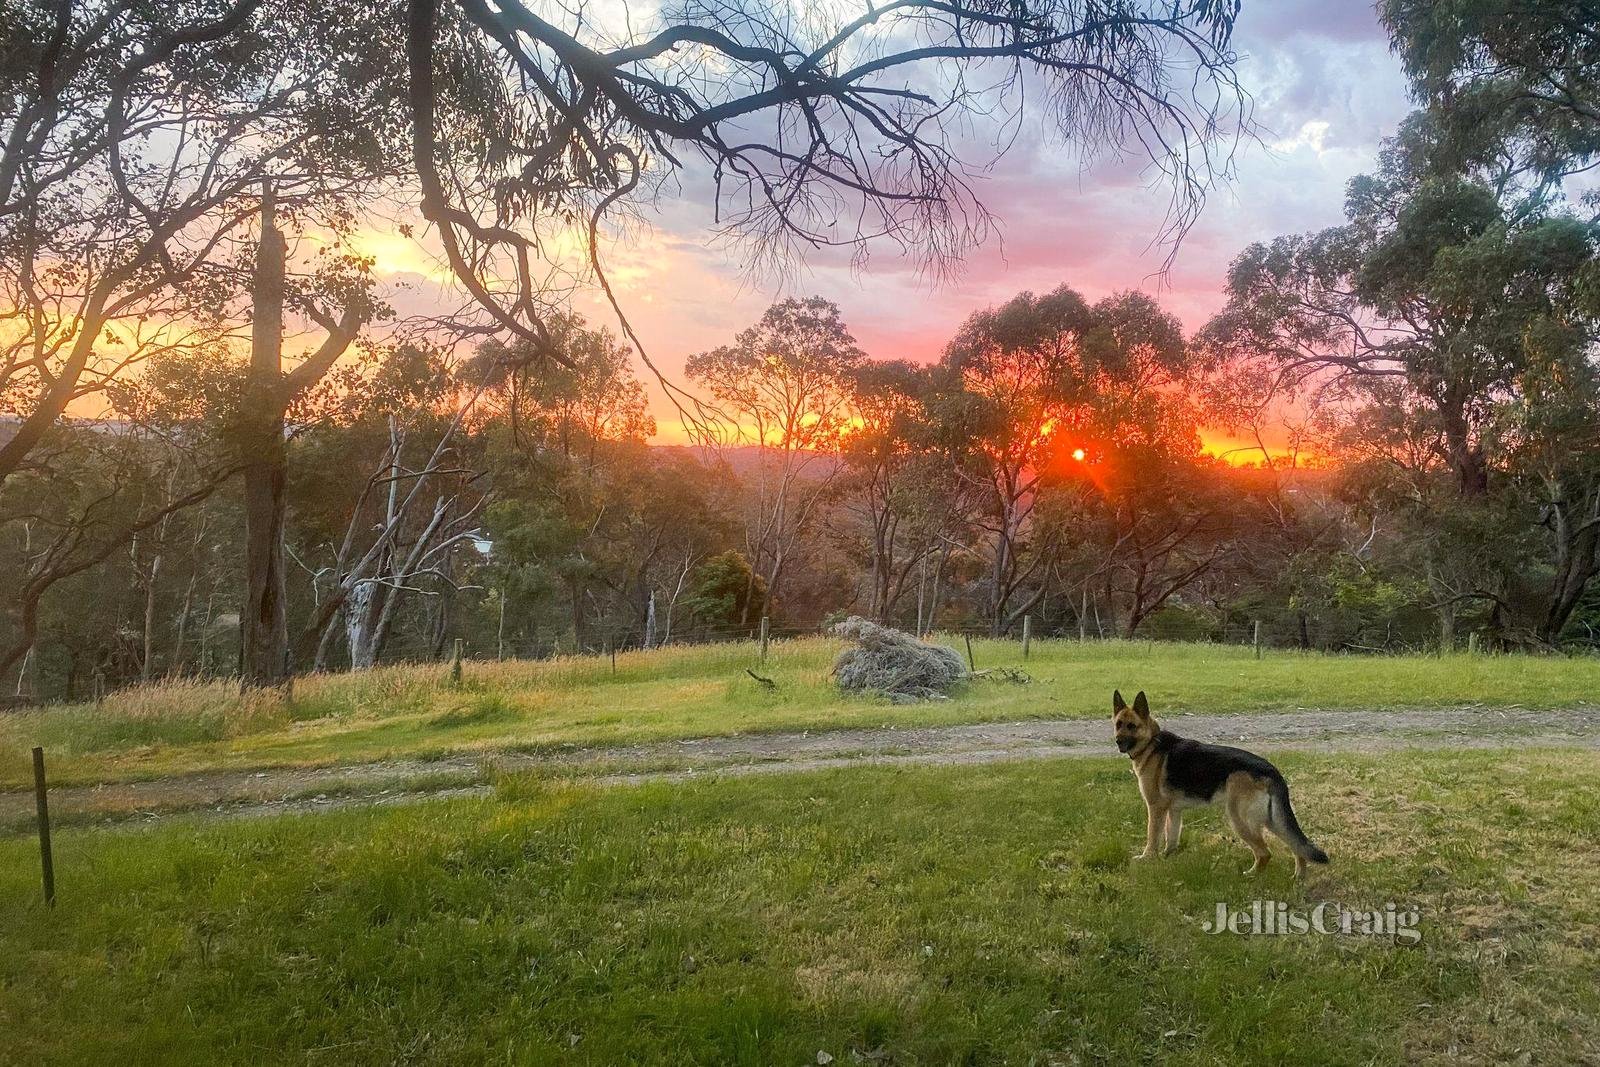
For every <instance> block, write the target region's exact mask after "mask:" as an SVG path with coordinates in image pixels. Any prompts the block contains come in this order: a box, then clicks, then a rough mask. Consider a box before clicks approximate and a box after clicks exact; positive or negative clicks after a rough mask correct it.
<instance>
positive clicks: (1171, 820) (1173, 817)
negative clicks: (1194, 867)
mask: <svg viewBox="0 0 1600 1067" xmlns="http://www.w3.org/2000/svg"><path fill="white" fill-rule="evenodd" d="M1182 837H1183V812H1182V810H1180V809H1178V808H1175V807H1174V808H1168V809H1167V847H1166V848H1165V849H1164V850H1163V852H1162V854H1163V855H1167V856H1170V855H1172V854H1173V853H1174V852H1176V851H1178V841H1179V839H1181V838H1182Z"/></svg>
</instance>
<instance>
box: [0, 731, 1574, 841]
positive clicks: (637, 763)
mask: <svg viewBox="0 0 1600 1067" xmlns="http://www.w3.org/2000/svg"><path fill="white" fill-rule="evenodd" d="M1163 723H1164V725H1165V726H1166V727H1167V728H1168V729H1170V730H1173V731H1175V732H1177V733H1180V734H1183V735H1185V736H1188V737H1194V738H1197V739H1199V740H1203V741H1215V742H1219V743H1223V744H1239V745H1246V746H1248V747H1250V748H1254V749H1259V750H1261V751H1264V752H1273V751H1311V752H1380V751H1386V750H1391V749H1397V748H1439V749H1464V748H1503V747H1512V746H1518V745H1529V746H1537V747H1541V748H1600V708H1595V707H1582V708H1568V709H1558V710H1537V711H1535V710H1528V709H1523V708H1482V707H1462V708H1445V709H1434V710H1422V711H1417V710H1408V711H1300V712H1294V713H1287V714H1281V715H1268V714H1257V715H1188V714H1180V715H1174V716H1170V717H1168V718H1166V719H1164V721H1163ZM1106 726H1107V724H1106V723H1104V722H1101V721H1099V720H1082V719H1074V720H1054V721H1034V722H1011V723H984V724H978V725H971V726H941V727H926V728H913V729H904V730H901V729H894V728H888V729H871V730H838V731H826V732H804V733H770V734H744V735H735V736H728V737H708V738H698V739H693V740H684V741H665V742H655V743H652V744H646V745H627V746H619V747H607V748H586V749H571V750H565V751H561V752H556V753H542V754H538V755H531V754H525V753H515V752H495V751H485V752H479V753H472V754H470V755H457V756H450V757H447V758H444V759H438V760H426V761H425V760H389V761H383V762H378V763H363V764H354V765H346V766H330V767H316V768H270V769H263V770H258V771H220V772H207V773H198V774H192V775H181V776H174V777H169V778H161V779H155V780H151V781H141V782H121V783H112V784H107V785H100V786H81V787H66V788H60V789H52V790H51V791H50V807H51V814H52V816H54V817H55V818H57V819H61V820H64V821H69V822H83V821H98V820H99V819H127V818H132V819H152V818H159V817H161V816H163V815H170V814H173V813H176V812H185V811H188V812H197V811H205V812H212V813H216V814H218V815H228V816H248V815H269V814H274V813H280V812H295V811H320V810H330V809H335V808H344V807H351V806H362V805H377V804H393V803H404V802H409V801H413V800H417V799H423V798H428V797H437V796H460V795H474V794H484V793H487V792H488V791H489V788H490V786H489V785H488V782H489V780H490V778H491V777H492V775H493V774H494V773H495V772H497V771H533V772H538V773H546V774H553V775H573V776H586V777H590V778H593V779H594V780H596V781H600V782H606V783H613V784H625V783H633V782H642V781H653V780H672V779H685V778H692V777H695V776H697V775H701V774H706V773H711V772H715V773H718V774H739V775H750V774H771V773H787V772H797V771H811V770H823V769H828V768H834V767H847V766H858V765H892V764H899V763H909V764H972V763H987V762H995V761H1000V760H1018V759H1057V758H1068V757H1075V756H1108V755H1115V752H1116V750H1115V749H1114V748H1113V747H1112V746H1111V743H1110V738H1109V734H1108V731H1107V728H1106ZM32 815H33V794H32V793H31V792H7V793H0V830H4V829H11V830H21V829H23V828H25V827H26V826H27V825H28V823H29V822H30V821H31V819H32Z"/></svg>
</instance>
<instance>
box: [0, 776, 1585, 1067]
mask: <svg viewBox="0 0 1600 1067" xmlns="http://www.w3.org/2000/svg"><path fill="white" fill-rule="evenodd" d="M1283 765H1284V767H1285V769H1286V771H1287V772H1288V774H1289V776H1290V779H1291V781H1292V782H1293V784H1294V787H1295V790H1296V797H1297V805H1298V807H1299V808H1300V812H1301V816H1302V821H1303V822H1304V823H1305V824H1306V827H1307V829H1308V830H1309V831H1310V832H1311V834H1312V835H1313V836H1314V837H1316V838H1317V839H1318V840H1319V842H1320V843H1321V844H1323V845H1324V846H1325V847H1327V849H1328V851H1329V852H1330V853H1332V854H1333V857H1334V866H1333V867H1331V868H1329V869H1328V871H1327V873H1326V874H1324V875H1321V876H1320V877H1319V878H1318V879H1315V880H1313V881H1312V882H1311V884H1310V886H1309V887H1308V888H1306V889H1302V888H1297V887H1296V886H1294V884H1293V883H1292V882H1291V881H1290V880H1289V877H1288V875H1289V870H1288V864H1286V863H1284V862H1283V860H1282V859H1281V857H1280V858H1279V859H1278V860H1277V861H1276V862H1275V863H1274V864H1273V866H1272V867H1270V868H1269V869H1268V872H1267V873H1266V874H1265V875H1263V876H1262V878H1260V879H1257V880H1252V879H1249V878H1246V877H1244V876H1243V875H1242V874H1241V873H1240V868H1241V867H1242V866H1243V865H1244V863H1245V859H1246V855H1245V851H1244V849H1243V848H1241V847H1240V846H1239V845H1238V844H1237V843H1236V842H1234V841H1232V840H1231V838H1228V837H1226V836H1225V835H1223V833H1222V832H1221V831H1220V829H1219V819H1218V817H1217V815H1216V813H1214V812H1211V813H1202V814H1197V815H1194V816H1192V817H1191V819H1190V827H1189V829H1188V832H1187V835H1186V847H1185V850H1184V851H1183V852H1181V853H1180V854H1179V855H1178V856H1176V857H1174V858H1172V859H1169V860H1163V861H1159V862H1155V863H1133V862H1131V861H1130V859H1129V857H1130V855H1131V853H1132V851H1133V850H1134V848H1135V846H1136V844H1137V842H1138V838H1139V835H1140V828H1141V824H1142V809H1141V806H1140V802H1139V799H1138V796H1137V793H1136V791H1135V789H1134V787H1133V783H1132V781H1131V779H1130V778H1129V775H1128V772H1127V769H1126V766H1125V765H1124V764H1123V763H1122V762H1121V761H1116V760H1110V759H1107V760H1085V761H1082V762H1077V761H1073V762H1037V763H1019V764H1010V765H1004V766H989V767H981V768H978V767H969V768H916V769H881V768H880V769H851V770H845V771H836V772H829V773H820V774H806V775H796V776H792V777H790V776H784V777H781V778H772V779H761V780H752V779H722V780H709V781H702V782H696V783H693V784H688V785H683V784H679V785H671V786H668V785H652V786H645V787H638V788H611V789H604V788H599V787H594V786H584V785H575V784H571V783H562V782H554V781H541V780H538V779H531V778H513V779H508V780H506V781H504V782H502V783H501V785H500V788H499V790H498V792H497V795H496V797H495V798H493V799H489V800H461V801H437V802H431V803H428V804H424V805H419V806H417V807H414V808H408V809H396V810H388V811H360V812H343V813H336V814H326V815H320V816H301V817H284V818H278V819H271V820H259V821H256V820H249V821H241V822H233V823H205V822H202V821H199V820H177V821H174V822H171V823H167V824H164V825H162V826H160V827H157V828H144V829H138V830H127V829H125V830H103V829H102V830H71V831H66V832H64V833H62V834H61V836H60V840H59V841H58V855H57V860H58V875H59V884H60V903H59V906H58V907H57V908H56V909H55V910H54V911H53V912H47V911H46V910H45V909H44V908H43V907H42V906H41V905H39V904H38V903H37V901H36V896H37V889H36V884H35V855H34V845H33V842H32V841H30V840H27V839H25V838H13V839H9V840H3V841H0V1035H3V1038H0V1048H3V1050H0V1058H3V1059H5V1060H7V1061H9V1062H15V1063H30V1064H32V1063H38V1064H48V1063H86V1062H106V1061H111V1062H126V1063H163V1062H170V1063H193V1062H248V1063H258V1062H306V1063H319V1062H337V1063H340V1064H365V1063H382V1064H391V1063H427V1064H445V1063H482V1062H490V1061H496V1062H522V1063H546V1062H570V1063H576V1064H621V1063H630V1064H631V1063H640V1064H650V1063H663V1064H665V1063H672V1064H679V1063H749V1064H803V1063H816V1062H818V1058H817V1053H818V1051H819V1050H820V1051H823V1052H825V1053H827V1054H828V1055H830V1056H832V1057H834V1060H833V1062H835V1063H837V1064H841V1065H843V1064H853V1063H893V1064H920V1063H930V1064H945V1063H983V1064H987V1063H1015V1064H1024V1063H1039V1064H1048V1063H1077V1062H1106V1063H1118V1064H1123V1063H1137V1062H1163V1063H1178V1064H1189V1063H1194V1064H1202V1063H1204V1064H1212V1063H1226V1064H1245V1063H1284V1062H1317V1063H1403V1062H1423V1061H1443V1060H1447V1059H1452V1058H1454V1057H1457V1056H1459V1057H1460V1059H1461V1060H1464V1061H1467V1062H1535V1063H1559V1062H1574V1063H1576V1062H1593V1061H1594V1060H1595V1058H1596V1057H1597V1056H1600V987H1597V985H1596V983H1595V982H1594V974H1595V972H1596V968H1597V967H1600V883H1597V880H1596V879H1595V878H1594V872H1595V870H1596V869H1597V867H1600V791H1597V790H1596V789H1595V787H1594V782H1595V780H1596V774H1597V772H1600V755H1597V754H1595V753H1591V752H1582V753H1552V752H1539V751H1516V752H1505V753H1471V754H1460V755H1442V754H1430V755H1417V754H1407V755H1387V756H1382V757H1340V758H1338V759H1332V758H1326V759H1312V758H1308V757H1293V758H1286V759H1285V760H1284V761H1283ZM1255 899H1267V900H1271V899H1282V900H1285V901H1288V902H1291V903H1294V904H1295V905H1297V906H1310V905H1312V904H1314V903H1315V902H1316V901H1318V900H1322V899H1332V900H1337V901H1341V902H1345V903H1347V904H1350V905H1355V906H1367V907H1381V906H1382V905H1383V904H1384V903H1386V902H1395V903H1398V904H1412V903H1414V904H1416V905H1418V906H1419V907H1420V909H1421V912H1422V922H1421V930H1422V934H1423V940H1422V942H1421V943H1420V945H1417V946H1415V947H1405V946H1397V945H1395V944H1392V943H1390V942H1388V941H1384V940H1375V939H1367V938H1341V937H1328V936H1313V935H1306V936H1300V937H1246V936H1234V935H1227V934H1221V935H1212V934H1206V933H1204V932H1203V931H1202V930H1201V929H1200V927H1199V923H1200V921H1201V920H1202V919H1204V918H1206V917H1208V916H1210V915H1211V914H1212V913H1213V912H1214V909H1215V904H1216V901H1219V900H1223V901H1228V902H1230V903H1231V904H1233V905H1235V906H1248V903H1249V902H1250V901H1252V900H1255Z"/></svg>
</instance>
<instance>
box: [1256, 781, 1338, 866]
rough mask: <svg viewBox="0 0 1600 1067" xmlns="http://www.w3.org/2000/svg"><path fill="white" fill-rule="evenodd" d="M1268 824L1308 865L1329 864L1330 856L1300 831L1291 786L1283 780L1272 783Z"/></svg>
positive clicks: (1268, 807)
mask: <svg viewBox="0 0 1600 1067" xmlns="http://www.w3.org/2000/svg"><path fill="white" fill-rule="evenodd" d="M1267 822H1268V824H1269V825H1271V827H1272V830H1273V832H1274V833H1276V834H1277V835H1278V836H1279V837H1281V838H1283V840H1284V843H1286V844H1287V845H1288V846H1289V848H1290V849H1292V850H1293V852H1294V854H1295V855H1296V856H1299V857H1300V858H1301V859H1303V860H1305V861H1306V862H1307V863H1327V862H1328V854H1327V853H1326V852H1324V851H1322V849H1320V848H1318V847H1317V846H1316V845H1315V844H1314V843H1313V842H1312V840H1311V838H1309V837H1307V836H1306V832H1305V831H1304V830H1302V829H1300V820H1299V819H1296V818H1295V817H1294V805H1292V804H1290V803H1289V786H1288V784H1287V783H1285V782H1284V781H1283V780H1282V779H1279V780H1278V781H1276V782H1274V783H1272V791H1271V792H1270V793H1269V794H1268V800H1267Z"/></svg>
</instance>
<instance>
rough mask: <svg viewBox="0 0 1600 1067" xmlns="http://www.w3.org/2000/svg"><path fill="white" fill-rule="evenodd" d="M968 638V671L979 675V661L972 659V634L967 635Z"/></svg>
mask: <svg viewBox="0 0 1600 1067" xmlns="http://www.w3.org/2000/svg"><path fill="white" fill-rule="evenodd" d="M966 638H967V670H969V671H971V672H972V673H973V674H977V673H978V662H977V660H975V659H973V658H972V635H971V634H967V635H966Z"/></svg>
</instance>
